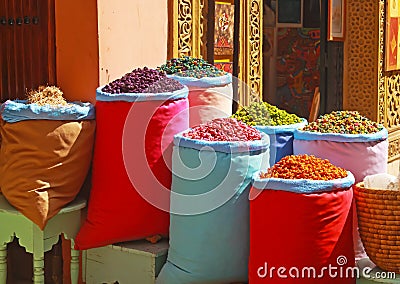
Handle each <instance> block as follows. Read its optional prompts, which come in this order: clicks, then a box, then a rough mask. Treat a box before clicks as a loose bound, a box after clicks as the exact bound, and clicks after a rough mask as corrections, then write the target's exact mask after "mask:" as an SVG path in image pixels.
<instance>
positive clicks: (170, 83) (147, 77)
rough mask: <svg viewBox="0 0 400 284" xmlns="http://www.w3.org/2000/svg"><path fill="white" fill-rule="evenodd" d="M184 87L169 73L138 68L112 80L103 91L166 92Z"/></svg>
mask: <svg viewBox="0 0 400 284" xmlns="http://www.w3.org/2000/svg"><path fill="white" fill-rule="evenodd" d="M182 88H183V85H182V84H181V83H179V82H178V81H176V80H173V79H170V78H167V75H166V74H165V73H163V72H160V71H158V70H155V69H149V68H147V67H144V68H143V69H141V68H138V69H135V70H133V71H132V72H130V73H127V74H125V75H124V76H122V77H121V78H119V79H117V80H114V81H112V82H111V83H109V84H108V85H106V86H104V87H103V88H102V91H103V92H105V93H110V94H121V93H154V94H156V93H166V92H174V91H177V90H180V89H182Z"/></svg>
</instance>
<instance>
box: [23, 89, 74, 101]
mask: <svg viewBox="0 0 400 284" xmlns="http://www.w3.org/2000/svg"><path fill="white" fill-rule="evenodd" d="M27 97H28V103H30V104H37V105H40V106H44V105H52V106H66V105H68V103H67V101H66V100H65V99H64V97H63V92H62V91H61V90H60V89H59V88H58V87H56V86H39V88H38V89H37V90H31V91H30V92H29V93H28V94H27Z"/></svg>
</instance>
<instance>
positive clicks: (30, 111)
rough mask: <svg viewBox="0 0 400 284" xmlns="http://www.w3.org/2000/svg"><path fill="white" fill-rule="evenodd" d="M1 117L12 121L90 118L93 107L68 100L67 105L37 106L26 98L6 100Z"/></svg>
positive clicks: (93, 112) (92, 116) (93, 114)
mask: <svg viewBox="0 0 400 284" xmlns="http://www.w3.org/2000/svg"><path fill="white" fill-rule="evenodd" d="M1 117H2V118H3V120H4V121H6V122H9V123H13V122H19V121H24V120H42V119H44V120H92V119H95V108H94V106H93V105H92V104H91V103H82V102H68V106H51V105H44V106H39V105H37V104H29V103H27V101H26V100H8V101H6V102H4V103H3V104H2V105H1Z"/></svg>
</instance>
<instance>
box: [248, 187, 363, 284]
mask: <svg viewBox="0 0 400 284" xmlns="http://www.w3.org/2000/svg"><path fill="white" fill-rule="evenodd" d="M252 190H257V189H255V188H252ZM352 198H353V191H352V189H351V188H350V189H347V188H346V189H341V190H337V191H333V192H322V193H312V194H304V193H301V194H300V193H294V192H288V191H283V190H262V192H261V193H260V195H258V196H257V198H255V199H253V200H251V201H250V261H249V283H250V284H255V283H268V284H278V283H285V284H286V283H291V284H295V283H296V284H297V283H304V284H310V283H314V284H315V283H321V284H334V283H337V284H350V283H352V284H354V283H356V279H355V277H352V274H351V273H349V272H347V273H348V274H347V275H349V277H346V269H347V270H349V269H350V268H352V267H353V266H354V251H353V240H352V222H353V220H352V210H353V208H352ZM329 265H331V267H333V268H334V267H335V268H337V269H336V270H335V271H336V272H337V273H338V275H337V276H336V277H331V276H330V275H329V270H325V271H324V272H321V271H323V270H322V269H325V267H327V268H329ZM280 267H283V268H285V270H283V269H281V270H279V269H280ZM310 267H312V268H313V269H315V271H316V277H313V274H312V273H313V272H312V271H311V272H309V271H310V270H307V268H310ZM273 268H274V269H273ZM271 269H272V271H271ZM279 271H280V274H278V272H279ZM335 271H333V273H334V272H335ZM298 272H299V274H298V275H297V273H298ZM350 272H351V271H350ZM302 273H304V274H302ZM308 273H311V274H308ZM341 273H342V274H341ZM291 274H292V275H291ZM302 275H304V276H302ZM309 275H311V276H309ZM318 275H320V276H321V277H318ZM332 275H333V274H332Z"/></svg>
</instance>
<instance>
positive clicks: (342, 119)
mask: <svg viewBox="0 0 400 284" xmlns="http://www.w3.org/2000/svg"><path fill="white" fill-rule="evenodd" d="M382 129H383V126H382V125H380V124H378V123H377V122H374V121H371V120H369V119H368V118H366V117H365V116H362V115H361V114H359V113H358V111H333V112H331V113H329V114H325V115H321V116H320V117H319V118H318V119H317V120H316V121H314V122H311V123H310V124H308V125H306V126H305V127H304V128H303V129H302V130H304V131H311V132H320V133H340V134H372V133H376V132H379V131H381V130H382Z"/></svg>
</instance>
